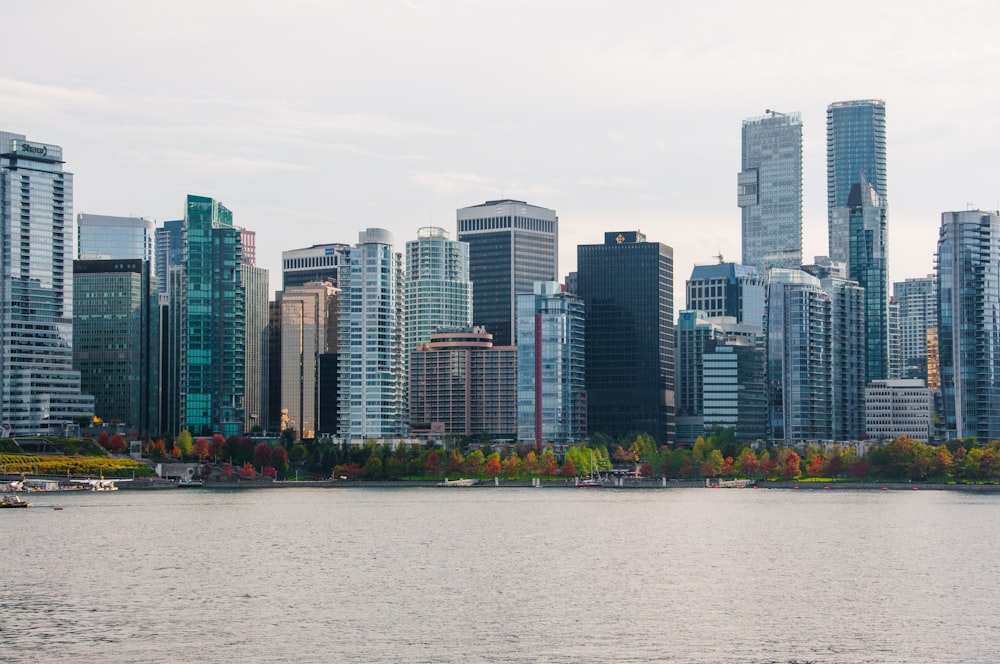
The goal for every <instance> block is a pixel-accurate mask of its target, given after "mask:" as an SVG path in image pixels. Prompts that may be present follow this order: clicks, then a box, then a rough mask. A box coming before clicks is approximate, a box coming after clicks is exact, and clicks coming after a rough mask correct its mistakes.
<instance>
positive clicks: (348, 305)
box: [282, 228, 406, 441]
mask: <svg viewBox="0 0 1000 664" xmlns="http://www.w3.org/2000/svg"><path fill="white" fill-rule="evenodd" d="M394 241H395V240H394V238H393V235H392V233H390V232H389V231H387V230H384V229H381V228H369V229H368V230H366V231H362V232H361V233H360V234H359V236H358V243H357V244H356V245H354V246H353V247H351V248H350V249H349V250H348V251H347V253H346V254H345V262H344V263H343V264H342V266H341V269H340V288H341V293H340V297H341V303H340V321H339V325H340V435H341V436H342V437H344V438H346V439H348V440H350V441H364V440H366V439H369V438H376V439H384V438H397V437H400V436H403V435H404V434H405V427H406V412H405V402H404V398H405V395H404V380H405V375H406V374H405V368H404V366H403V257H402V255H401V254H400V253H399V252H396V251H394V250H393V244H394ZM282 342H284V340H283V339H282Z"/></svg>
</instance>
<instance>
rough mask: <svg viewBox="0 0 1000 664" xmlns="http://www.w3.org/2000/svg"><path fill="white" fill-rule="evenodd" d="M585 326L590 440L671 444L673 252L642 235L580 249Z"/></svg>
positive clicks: (616, 236)
mask: <svg viewBox="0 0 1000 664" xmlns="http://www.w3.org/2000/svg"><path fill="white" fill-rule="evenodd" d="M577 291H578V294H579V296H580V298H581V299H582V300H583V302H584V317H585V321H586V331H585V334H586V339H587V343H586V351H585V358H586V375H587V424H588V431H589V433H591V434H593V433H598V432H599V433H604V434H608V435H610V436H623V435H626V434H628V433H634V432H645V433H648V434H649V435H651V436H653V438H654V439H656V441H657V442H658V443H661V444H664V443H668V442H669V443H672V442H673V441H674V434H675V420H674V361H675V357H674V250H673V249H672V248H671V247H669V246H667V245H665V244H662V243H660V242H647V241H646V236H645V235H643V234H642V233H640V232H637V231H628V232H621V233H616V232H611V233H605V234H604V244H586V245H580V246H578V247H577Z"/></svg>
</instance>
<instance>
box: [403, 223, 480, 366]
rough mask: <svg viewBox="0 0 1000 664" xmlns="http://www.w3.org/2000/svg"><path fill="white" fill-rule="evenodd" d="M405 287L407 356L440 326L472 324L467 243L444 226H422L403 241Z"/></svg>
mask: <svg viewBox="0 0 1000 664" xmlns="http://www.w3.org/2000/svg"><path fill="white" fill-rule="evenodd" d="M405 288H406V302H405V304H404V311H405V320H406V330H405V342H406V346H405V349H406V353H407V355H408V354H409V353H410V352H412V351H413V349H414V348H416V347H417V344H418V343H420V342H422V341H430V340H431V333H433V332H435V331H437V330H438V329H440V328H446V327H447V328H456V327H458V328H460V327H469V326H470V325H472V282H471V281H469V245H468V244H466V243H465V242H456V241H454V240H449V239H448V232H447V231H445V230H444V229H443V228H433V227H425V228H421V229H420V230H419V231H417V239H416V240H410V241H409V242H407V243H406V273H405Z"/></svg>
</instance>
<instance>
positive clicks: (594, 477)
mask: <svg viewBox="0 0 1000 664" xmlns="http://www.w3.org/2000/svg"><path fill="white" fill-rule="evenodd" d="M602 486H603V484H601V474H600V473H599V472H597V468H596V467H595V466H594V450H593V448H591V450H590V475H588V476H587V477H584V478H583V479H580V478H577V480H576V487H577V488H578V489H600V488H601V487H602Z"/></svg>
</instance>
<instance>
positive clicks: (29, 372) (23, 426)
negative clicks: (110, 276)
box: [0, 131, 94, 436]
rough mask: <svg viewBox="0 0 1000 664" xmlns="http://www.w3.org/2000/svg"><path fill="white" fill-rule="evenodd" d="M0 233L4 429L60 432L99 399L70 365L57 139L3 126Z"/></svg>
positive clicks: (63, 194) (68, 217)
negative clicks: (35, 138)
mask: <svg viewBox="0 0 1000 664" xmlns="http://www.w3.org/2000/svg"><path fill="white" fill-rule="evenodd" d="M0 238H2V252H3V253H2V258H0V273H2V283H0V335H2V338H3V345H2V350H0V429H3V431H4V432H5V433H3V434H2V435H4V436H7V435H11V434H13V435H24V434H39V433H40V434H53V435H62V434H63V432H65V431H66V430H67V425H69V426H73V424H75V423H76V422H79V421H80V420H81V419H82V418H84V417H86V418H90V417H92V416H93V414H94V400H93V397H92V396H90V395H87V394H82V393H81V390H80V373H79V372H78V371H76V370H74V369H73V265H72V262H73V255H74V252H73V175H72V173H67V172H65V171H63V160H62V148H61V147H59V146H58V145H50V144H47V143H37V142H34V141H28V140H27V138H26V137H25V136H23V135H21V134H14V133H9V132H2V131H0ZM7 432H9V433H7Z"/></svg>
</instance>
